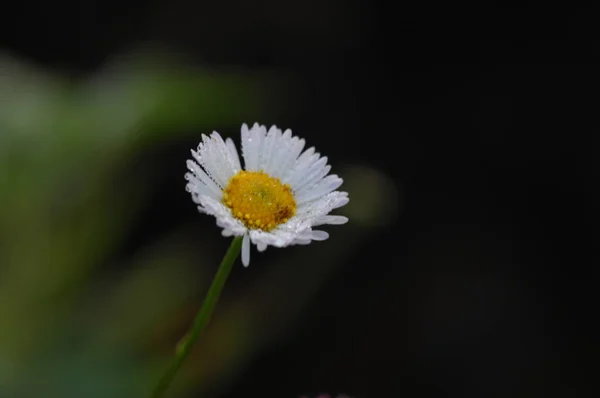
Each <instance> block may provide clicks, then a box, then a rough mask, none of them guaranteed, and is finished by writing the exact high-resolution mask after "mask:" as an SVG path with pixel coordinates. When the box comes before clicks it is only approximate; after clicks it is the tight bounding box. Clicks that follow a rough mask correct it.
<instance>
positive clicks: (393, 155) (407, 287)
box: [0, 0, 600, 398]
mask: <svg viewBox="0 0 600 398" xmlns="http://www.w3.org/2000/svg"><path fill="white" fill-rule="evenodd" d="M569 4H570V3H569ZM12 6H13V7H15V10H14V11H13V10H12V9H11V10H8V9H7V10H5V11H3V12H2V15H3V18H2V20H3V21H4V22H3V23H2V25H3V26H2V31H3V33H2V38H1V39H0V41H1V42H2V43H3V44H4V49H5V51H7V52H8V53H10V54H11V55H12V56H16V57H18V58H20V59H25V60H26V62H28V63H29V64H32V65H35V66H36V67H39V68H41V69H43V70H46V71H48V73H57V74H61V75H63V76H67V78H68V80H69V81H70V82H73V83H74V84H76V83H77V82H78V81H81V80H85V79H88V78H89V77H90V76H94V74H95V73H97V71H98V70H100V69H101V68H102V66H103V65H104V64H105V62H106V60H107V59H110V58H111V57H112V56H113V55H114V54H118V53H122V52H126V51H127V50H128V49H130V48H136V47H137V46H138V45H140V44H144V43H154V44H156V43H159V44H160V47H161V48H167V49H169V51H172V52H176V53H178V54H183V55H184V57H185V60H186V61H185V62H186V63H187V64H188V65H193V66H196V65H197V66H199V67H202V68H207V69H209V70H221V69H223V70H230V69H236V70H242V71H245V72H244V73H248V74H251V75H253V76H257V75H258V76H262V78H264V79H266V80H267V81H269V82H270V83H269V84H268V85H267V86H268V90H267V94H266V96H267V102H268V103H269V104H272V107H271V108H270V110H269V112H268V113H267V114H266V115H267V116H266V117H267V118H268V119H267V118H262V120H258V121H259V122H261V123H264V124H268V125H269V124H272V123H276V124H278V125H279V126H281V127H284V128H285V127H291V128H292V129H293V131H294V132H295V133H296V134H299V135H300V136H303V137H305V138H307V140H308V141H309V142H310V143H311V145H315V146H317V148H318V149H319V150H321V151H322V152H323V153H325V154H326V155H327V156H328V157H329V159H330V162H331V164H333V165H334V169H335V165H336V164H338V163H343V164H358V165H367V166H368V167H372V168H374V169H375V170H379V171H380V172H382V173H384V174H385V175H387V176H388V178H389V181H391V182H393V185H394V186H395V187H396V190H397V192H398V197H397V198H396V199H397V200H401V201H402V204H401V205H398V206H397V212H395V213H394V214H395V216H394V217H393V218H391V217H392V216H391V215H390V219H389V220H388V222H386V223H383V224H382V225H381V226H378V227H373V228H370V229H368V232H366V233H364V234H362V235H361V238H360V240H359V241H358V243H355V244H353V245H351V246H352V247H349V248H348V250H351V251H352V255H351V256H349V257H348V258H347V259H346V260H344V262H343V264H342V265H341V266H340V267H339V268H338V269H337V271H335V273H334V274H333V275H332V277H331V278H329V279H327V280H326V282H325V283H324V284H323V285H322V286H321V287H320V288H319V289H318V290H317V291H316V293H315V294H314V295H313V296H312V298H311V300H310V302H309V304H308V306H307V307H306V309H305V311H304V312H302V317H301V318H300V319H301V322H300V323H299V324H298V325H297V326H296V327H295V328H294V330H293V331H291V332H288V333H287V334H285V336H284V337H283V338H282V339H281V340H280V341H278V342H277V343H274V344H272V345H270V346H268V347H266V348H265V349H262V350H260V352H258V353H256V354H255V355H254V356H253V357H252V360H251V361H250V362H249V363H248V364H247V365H245V367H244V369H243V371H241V372H240V373H239V374H238V375H237V376H236V377H235V378H232V379H231V380H227V381H226V382H223V383H221V384H220V385H219V387H215V389H214V390H211V393H214V394H217V395H218V396H221V397H247V396H262V397H297V396H299V395H301V394H307V395H311V396H314V395H316V394H317V393H320V392H329V393H332V394H336V393H347V394H349V395H351V396H354V397H365V398H368V397H373V398H375V397H447V396H456V397H547V396H568V397H587V396H594V394H593V384H594V383H593V382H594V378H596V375H595V373H596V372H593V369H596V370H597V369H598V367H597V365H596V363H597V354H598V341H597V340H598V338H597V334H596V333H594V332H593V331H592V327H593V324H594V323H595V321H594V318H595V316H596V314H597V310H596V306H595V305H594V304H593V303H594V302H595V301H596V294H595V293H596V290H597V288H596V280H595V276H596V274H597V270H596V267H595V266H593V264H595V261H597V260H594V258H595V257H596V253H595V252H596V251H595V250H592V246H593V244H592V236H593V235H592V232H593V230H594V229H595V228H594V227H593V224H592V222H593V221H592V215H593V214H594V212H595V211H596V210H597V201H596V200H594V199H593V198H592V192H593V188H595V186H596V184H597V177H598V172H597V165H595V163H596V162H595V161H594V155H595V153H594V152H595V149H596V148H595V147H594V146H593V144H594V142H593V139H592V136H593V135H595V134H596V132H597V124H596V123H595V121H596V120H595V119H596V117H595V115H596V113H597V110H596V108H597V105H596V104H597V99H596V97H597V90H596V89H595V87H596V80H597V77H596V76H597V75H598V66H597V63H596V58H597V53H598V48H600V47H599V46H598V44H599V42H598V39H597V36H596V34H597V32H596V30H597V26H596V25H597V16H598V9H592V8H578V7H575V6H574V5H568V4H567V3H565V4H563V6H562V7H557V8H552V7H549V6H548V5H539V4H532V3H531V4H530V3H527V2H515V3H513V5H512V6H507V5H502V4H501V3H494V2H485V4H479V5H477V4H463V5H460V4H455V3H449V4H445V5H439V4H434V3H423V4H421V5H415V4H414V2H406V3H405V4H403V3H396V2H383V1H379V2H367V1H333V0H326V1H322V2H321V1H315V0H310V1H305V2H300V1H295V2H275V1H272V0H266V1H260V2H253V3H249V2H243V1H229V2H205V1H191V0H174V1H166V0H155V1H152V2H142V1H127V2H117V1H102V2H100V1H83V2H75V1H67V2H58V3H56V2H45V3H40V4H37V3H36V4H33V3H28V2H23V3H20V4H12ZM7 98H8V100H9V101H10V94H8V96H7ZM250 101H251V100H250ZM242 121H246V122H248V123H252V122H254V120H238V119H237V118H235V117H232V118H231V119H225V120H224V121H221V122H220V123H219V125H215V126H209V125H206V127H205V128H203V129H200V128H197V127H185V128H180V130H181V129H183V130H185V132H184V133H181V132H177V133H176V132H175V131H176V129H169V128H162V130H161V131H162V132H163V134H167V135H168V134H172V135H173V136H177V137H179V138H176V139H171V140H168V142H166V143H165V142H164V141H161V142H160V143H157V144H154V145H145V146H143V147H142V148H141V149H140V150H139V151H136V153H135V154H134V155H133V154H132V155H131V157H130V158H129V159H127V161H126V167H124V168H123V169H122V170H121V171H119V172H118V173H117V174H118V175H121V176H124V177H122V178H125V179H127V178H128V176H130V175H131V174H135V173H139V172H142V173H143V169H144V166H142V164H144V163H146V162H149V161H151V162H153V164H154V168H153V170H155V171H156V170H160V178H158V179H157V182H156V183H155V184H154V188H153V192H152V195H151V197H149V198H148V200H147V201H146V202H145V204H144V206H143V208H142V210H141V214H142V215H143V216H141V217H139V218H138V219H136V221H135V222H134V225H133V227H132V228H131V229H130V230H129V232H127V233H126V234H124V236H123V238H122V241H121V243H120V244H118V245H116V248H115V249H114V250H112V251H109V254H108V255H107V256H106V257H104V258H103V260H102V261H99V265H98V270H99V271H96V272H97V273H98V274H97V275H101V276H95V278H103V280H108V281H110V280H111V278H112V275H113V274H112V273H113V272H117V273H118V272H120V271H119V267H120V265H119V264H120V261H117V260H119V259H123V258H128V256H130V255H131V253H134V252H135V251H136V250H138V249H139V248H140V247H142V246H144V245H148V244H150V245H151V244H152V242H153V241H154V240H155V239H156V237H157V236H159V235H160V234H161V233H162V231H164V230H165V229H167V228H171V227H173V226H174V225H178V224H183V223H188V224H189V223H191V224H192V225H195V226H193V227H192V229H193V230H194V228H196V229H195V231H196V233H203V234H206V235H207V236H210V239H211V240H212V241H214V244H215V245H217V246H216V247H217V249H215V250H216V251H217V252H218V251H219V250H221V251H222V250H224V249H225V247H226V242H225V241H223V240H221V239H220V238H219V237H218V236H216V235H217V233H216V232H215V231H214V227H213V225H212V221H211V220H206V219H205V218H203V217H201V216H196V213H195V209H194V208H193V206H191V205H190V203H191V201H190V200H189V198H188V196H187V194H186V192H185V191H184V190H183V188H182V174H183V172H184V170H183V167H182V165H183V164H184V163H183V162H184V159H185V158H186V157H187V156H188V153H189V152H188V150H189V148H190V147H194V146H195V145H196V143H197V141H198V140H199V136H200V133H201V132H207V130H212V129H213V128H214V129H217V130H219V131H221V129H223V130H225V131H226V133H227V134H229V135H232V136H233V137H234V139H235V140H236V141H237V134H239V133H238V131H239V130H238V129H239V124H240V123H241V122H242ZM594 140H595V139H594ZM237 142H239V141H237ZM338 170H339V169H338ZM341 173H342V172H340V174H341ZM342 177H344V175H342ZM145 181H152V179H148V180H145ZM352 194H353V193H352V191H350V196H351V199H352V197H353V196H352ZM396 199H394V200H396ZM340 213H341V214H344V212H343V209H342V211H341V212H340ZM351 224H352V220H351V223H350V224H349V225H348V228H352V227H351ZM343 228H345V227H333V228H331V229H330V232H331V233H332V239H334V236H335V234H336V232H337V230H336V229H343ZM357 228H358V227H357ZM190 236H193V234H192V233H190V235H188V238H187V239H194V238H193V237H190ZM207 239H208V238H207ZM324 245H327V243H325V244H324ZM299 250H300V249H299ZM315 250H316V249H315ZM315 253H318V252H315ZM267 255H268V254H265V256H267ZM260 258H261V257H260V255H258V254H257V253H256V252H253V264H252V265H251V267H250V268H249V270H252V269H253V268H254V269H256V270H258V269H259V268H260V266H261V265H260V261H261V260H260ZM285 258H286V252H285V251H282V252H281V253H280V254H279V253H278V254H277V258H276V259H277V260H278V261H279V262H285ZM237 271H238V272H239V273H240V274H241V275H237V276H236V277H234V281H233V282H232V285H231V289H233V290H234V291H235V290H236V288H238V287H239V286H241V285H243V284H244V281H243V278H252V276H243V277H242V275H243V274H242V271H240V270H237ZM246 275H248V273H246ZM198 297H201V295H199V296H198ZM196 303H197V301H196ZM193 307H194V305H193V303H191V304H190V309H189V310H188V311H187V312H186V313H184V315H181V317H182V319H180V320H178V322H179V324H180V326H179V328H175V330H174V331H172V332H170V334H169V333H167V334H166V335H165V336H162V337H157V341H156V342H155V343H154V344H153V345H152V344H151V345H150V348H149V350H152V349H153V348H152V347H157V346H164V350H165V352H166V351H168V347H169V346H172V345H173V344H174V343H175V342H176V340H177V336H179V335H180V334H181V333H182V332H183V330H185V325H186V323H185V322H186V319H190V318H191V317H192V316H193V313H194V311H195V310H194V308H193ZM186 314H187V315H186ZM82 333H84V332H83V331H82ZM75 334H77V333H76V332H75ZM165 358H166V356H165ZM194 391H195V389H194V387H193V386H192V387H190V388H189V390H188V391H187V393H186V394H187V395H186V394H184V395H182V396H189V397H192V396H196V395H195V393H194ZM50 396H53V395H52V393H50Z"/></svg>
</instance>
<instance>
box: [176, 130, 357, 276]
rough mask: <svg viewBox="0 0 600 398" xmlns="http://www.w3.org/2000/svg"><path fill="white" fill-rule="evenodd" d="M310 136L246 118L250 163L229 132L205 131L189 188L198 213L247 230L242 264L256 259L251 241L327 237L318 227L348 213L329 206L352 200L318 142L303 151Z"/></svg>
mask: <svg viewBox="0 0 600 398" xmlns="http://www.w3.org/2000/svg"><path fill="white" fill-rule="evenodd" d="M304 143H305V142H304V140H303V139H299V138H298V137H293V136H292V132H291V130H289V129H288V130H286V131H285V132H283V133H282V132H281V130H280V129H278V128H277V127H276V126H272V127H271V128H270V129H269V131H268V132H267V129H266V127H265V126H259V125H258V123H255V124H254V126H252V128H251V129H249V128H248V126H247V125H246V124H243V125H242V154H243V157H244V168H242V166H241V163H240V158H239V157H238V153H237V150H236V148H235V145H234V143H233V141H232V140H231V139H229V138H228V139H227V140H225V141H223V139H222V138H221V136H220V135H219V133H217V132H213V133H212V134H211V135H210V137H207V136H206V135H204V134H203V135H202V142H201V143H200V144H199V145H198V150H197V151H194V150H192V155H193V157H194V159H195V161H194V160H188V161H187V167H188V169H189V170H190V173H186V175H185V178H186V180H188V183H187V185H186V190H187V191H188V192H190V193H191V194H192V199H193V201H194V202H195V203H197V204H198V205H199V206H198V209H199V210H200V212H203V213H206V214H210V215H213V216H215V218H216V219H217V225H218V226H219V227H221V228H223V232H222V234H223V236H243V237H244V238H243V241H242V263H243V264H244V265H245V266H248V264H249V263H250V242H252V243H254V244H255V245H256V246H257V248H258V251H264V250H265V249H266V248H267V246H269V245H270V246H275V247H285V246H288V245H294V244H308V243H310V242H311V241H313V240H325V239H327V238H328V237H329V234H328V233H327V232H325V231H321V230H313V229H312V228H313V227H316V226H318V225H323V224H345V223H346V222H348V218H346V217H344V216H334V215H329V212H330V211H331V210H333V209H336V208H338V207H341V206H344V205H345V204H347V203H348V201H349V199H348V193H346V192H339V191H336V189H337V188H338V187H339V186H340V185H342V182H343V181H342V179H341V178H339V177H338V176H337V175H329V176H328V175H327V174H328V173H329V170H330V169H331V166H329V165H327V157H321V155H320V154H319V153H317V152H315V149H314V148H309V149H307V150H305V151H302V150H303V148H304Z"/></svg>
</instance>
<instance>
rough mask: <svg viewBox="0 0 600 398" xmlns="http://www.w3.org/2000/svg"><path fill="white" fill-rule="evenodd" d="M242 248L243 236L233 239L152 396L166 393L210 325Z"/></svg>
mask: <svg viewBox="0 0 600 398" xmlns="http://www.w3.org/2000/svg"><path fill="white" fill-rule="evenodd" d="M241 248H242V237H241V236H238V237H235V238H234V239H233V241H232V242H231V246H229V249H228V250H227V253H225V257H224V258H223V261H221V265H220V266H219V270H218V271H217V274H216V275H215V278H214V279H213V282H212V284H211V285H210V288H209V289H208V293H207V294H206V298H205V299H204V302H203V303H202V307H200V311H198V315H196V319H195V320H194V324H193V325H192V328H191V329H190V331H189V332H188V333H187V334H186V335H185V336H184V338H183V339H182V340H181V341H180V343H179V344H178V345H177V349H176V350H175V357H174V358H173V361H172V362H171V365H170V366H169V368H168V369H167V371H166V372H165V374H164V375H163V377H162V378H161V379H160V380H159V382H158V385H157V386H156V388H155V389H154V392H153V393H152V398H160V397H162V396H163V395H164V393H165V392H166V391H167V389H168V388H169V385H171V382H172V381H173V378H174V377H175V375H176V374H177V371H178V370H179V368H180V367H181V364H182V363H183V361H184V360H185V358H187V356H188V355H189V354H190V352H191V351H192V347H193V346H194V343H195V342H196V340H198V337H199V336H200V333H202V330H204V328H205V327H206V325H208V322H209V320H210V316H211V315H212V313H213V311H214V309H215V306H216V305H217V301H219V296H220V295H221V291H222V290H223V286H224V285H225V282H226V281H227V277H228V276H229V274H230V273H231V268H232V266H233V263H234V262H235V260H236V258H237V256H238V255H239V254H240V250H241Z"/></svg>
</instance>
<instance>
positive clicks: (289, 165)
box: [277, 130, 306, 181]
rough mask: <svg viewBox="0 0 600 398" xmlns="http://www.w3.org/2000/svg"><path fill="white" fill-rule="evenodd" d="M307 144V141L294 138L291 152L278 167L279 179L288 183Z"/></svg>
mask: <svg viewBox="0 0 600 398" xmlns="http://www.w3.org/2000/svg"><path fill="white" fill-rule="evenodd" d="M287 131H290V130H287ZM290 133H291V132H290ZM305 144H306V141H304V140H303V139H299V138H298V137H292V139H291V140H290V142H289V145H290V147H289V152H288V153H287V154H286V155H285V157H283V159H282V161H281V164H280V165H279V167H278V173H279V174H278V175H277V177H279V178H280V179H281V180H282V181H286V179H287V178H288V177H290V175H291V174H292V171H293V169H294V165H295V164H296V161H297V160H298V156H299V155H300V152H302V149H304V145H305Z"/></svg>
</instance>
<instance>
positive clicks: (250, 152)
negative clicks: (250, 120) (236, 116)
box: [242, 123, 257, 170]
mask: <svg viewBox="0 0 600 398" xmlns="http://www.w3.org/2000/svg"><path fill="white" fill-rule="evenodd" d="M242 156H243V157H244V168H245V169H246V170H254V169H256V160H257V159H256V157H255V153H254V146H253V142H252V136H251V135H250V130H248V125H247V124H246V123H244V124H242Z"/></svg>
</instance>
